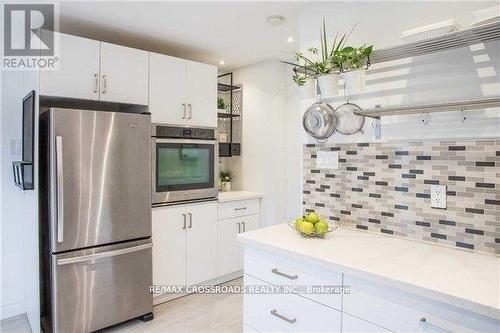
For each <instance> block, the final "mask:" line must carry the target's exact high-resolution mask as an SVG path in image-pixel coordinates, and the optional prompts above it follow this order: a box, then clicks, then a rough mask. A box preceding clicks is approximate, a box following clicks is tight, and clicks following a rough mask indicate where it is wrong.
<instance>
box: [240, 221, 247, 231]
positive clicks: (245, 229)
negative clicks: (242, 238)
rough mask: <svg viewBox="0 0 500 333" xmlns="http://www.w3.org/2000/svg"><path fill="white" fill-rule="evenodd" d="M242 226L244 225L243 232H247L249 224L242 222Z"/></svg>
mask: <svg viewBox="0 0 500 333" xmlns="http://www.w3.org/2000/svg"><path fill="white" fill-rule="evenodd" d="M241 224H243V232H246V231H247V224H246V222H241Z"/></svg>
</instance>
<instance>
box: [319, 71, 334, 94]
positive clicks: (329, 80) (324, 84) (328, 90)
mask: <svg viewBox="0 0 500 333" xmlns="http://www.w3.org/2000/svg"><path fill="white" fill-rule="evenodd" d="M318 85H319V90H320V92H321V97H322V98H325V97H332V96H337V95H338V94H339V76H338V74H327V75H322V76H319V77H318Z"/></svg>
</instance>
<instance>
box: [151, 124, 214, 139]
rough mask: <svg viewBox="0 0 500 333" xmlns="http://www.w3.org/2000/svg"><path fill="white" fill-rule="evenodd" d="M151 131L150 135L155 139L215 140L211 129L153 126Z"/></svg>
mask: <svg viewBox="0 0 500 333" xmlns="http://www.w3.org/2000/svg"><path fill="white" fill-rule="evenodd" d="M153 129H154V131H153V133H152V134H153V136H156V137H157V138H176V139H198V140H215V129H213V128H200V127H174V126H163V125H153Z"/></svg>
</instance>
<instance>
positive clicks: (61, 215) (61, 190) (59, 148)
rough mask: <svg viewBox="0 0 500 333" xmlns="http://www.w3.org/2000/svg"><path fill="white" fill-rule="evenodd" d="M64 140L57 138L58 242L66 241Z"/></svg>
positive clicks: (60, 137)
mask: <svg viewBox="0 0 500 333" xmlns="http://www.w3.org/2000/svg"><path fill="white" fill-rule="evenodd" d="M63 166H64V165H63V139H62V136H56V182H57V200H56V202H57V242H58V243H62V242H63V240H64V172H63Z"/></svg>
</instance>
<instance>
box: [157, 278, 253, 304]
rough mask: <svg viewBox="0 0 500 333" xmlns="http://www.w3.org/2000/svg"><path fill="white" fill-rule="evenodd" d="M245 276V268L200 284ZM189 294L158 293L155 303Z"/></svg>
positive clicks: (214, 284) (226, 280)
mask: <svg viewBox="0 0 500 333" xmlns="http://www.w3.org/2000/svg"><path fill="white" fill-rule="evenodd" d="M242 276H243V270H239V271H236V272H233V273H229V274H226V275H223V276H219V277H216V278H215V279H211V280H208V281H205V282H202V283H200V285H201V284H202V285H211V286H216V285H219V284H222V283H225V282H228V281H231V280H234V279H238V278H240V277H242ZM187 295H189V294H185V293H184V294H165V295H156V296H154V297H153V305H158V304H161V303H165V302H168V301H172V300H174V299H177V298H180V297H184V296H187Z"/></svg>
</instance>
